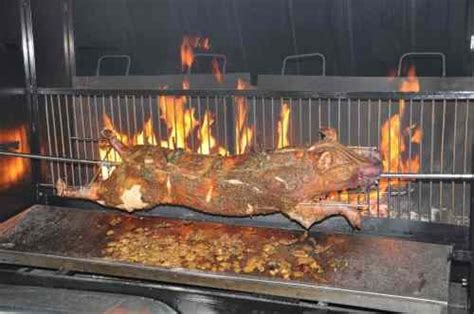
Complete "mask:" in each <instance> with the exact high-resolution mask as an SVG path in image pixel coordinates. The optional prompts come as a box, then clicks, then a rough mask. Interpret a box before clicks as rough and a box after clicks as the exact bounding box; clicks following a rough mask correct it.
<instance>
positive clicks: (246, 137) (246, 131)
mask: <svg viewBox="0 0 474 314" xmlns="http://www.w3.org/2000/svg"><path fill="white" fill-rule="evenodd" d="M248 87H249V84H248V83H247V82H245V81H244V80H241V79H238V80H237V89H239V90H244V89H247V88H248ZM235 104H236V111H237V121H236V126H235V134H236V143H235V146H236V154H243V153H244V152H245V151H246V150H247V147H248V146H250V143H251V142H252V137H253V129H252V128H250V127H248V126H247V99H246V98H245V97H242V96H237V97H235Z"/></svg>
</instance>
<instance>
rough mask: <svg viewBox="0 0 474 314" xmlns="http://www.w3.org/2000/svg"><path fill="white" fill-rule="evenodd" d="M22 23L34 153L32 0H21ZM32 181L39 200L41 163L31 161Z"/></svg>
mask: <svg viewBox="0 0 474 314" xmlns="http://www.w3.org/2000/svg"><path fill="white" fill-rule="evenodd" d="M19 6H20V25H21V46H22V52H23V65H24V70H25V86H26V102H27V106H28V108H27V110H28V115H27V117H28V120H29V121H30V123H29V130H28V131H29V136H28V139H29V144H30V149H31V152H32V153H33V154H36V153H39V152H40V142H39V130H38V126H39V115H38V112H39V108H38V94H37V84H36V64H35V49H34V37H33V20H32V14H31V0H19ZM31 174H32V181H33V182H32V183H33V185H34V186H35V191H34V192H35V198H36V200H38V196H39V195H38V193H37V186H38V183H39V182H40V176H41V172H40V163H39V162H38V161H36V160H32V161H31Z"/></svg>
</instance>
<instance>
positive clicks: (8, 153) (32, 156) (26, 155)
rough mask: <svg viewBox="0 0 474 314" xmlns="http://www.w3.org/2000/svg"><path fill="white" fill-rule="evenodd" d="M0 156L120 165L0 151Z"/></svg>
mask: <svg viewBox="0 0 474 314" xmlns="http://www.w3.org/2000/svg"><path fill="white" fill-rule="evenodd" d="M0 156H10V157H20V158H30V159H38V160H47V161H59V162H70V163H78V164H92V165H102V166H114V165H119V164H121V163H120V162H116V161H105V160H87V159H76V158H66V157H56V156H45V155H35V154H26V153H15V152H5V151H0Z"/></svg>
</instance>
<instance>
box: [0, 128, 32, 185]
mask: <svg viewBox="0 0 474 314" xmlns="http://www.w3.org/2000/svg"><path fill="white" fill-rule="evenodd" d="M16 141H18V142H19V143H20V144H19V147H18V151H20V152H22V153H29V148H28V142H27V130H26V125H22V126H20V127H18V128H12V129H2V131H1V132H0V143H7V142H16ZM28 167H29V160H28V159H26V158H16V157H2V160H1V162H0V173H1V175H0V189H1V190H4V189H8V188H9V187H11V186H13V185H15V183H18V182H19V181H21V180H22V179H23V178H24V177H25V175H26V174H27V173H28Z"/></svg>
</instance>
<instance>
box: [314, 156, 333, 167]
mask: <svg viewBox="0 0 474 314" xmlns="http://www.w3.org/2000/svg"><path fill="white" fill-rule="evenodd" d="M332 163H333V156H332V154H331V152H324V153H322V154H321V156H319V159H318V162H317V167H318V169H319V170H323V171H324V170H327V169H329V168H330V167H331V165H332Z"/></svg>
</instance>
